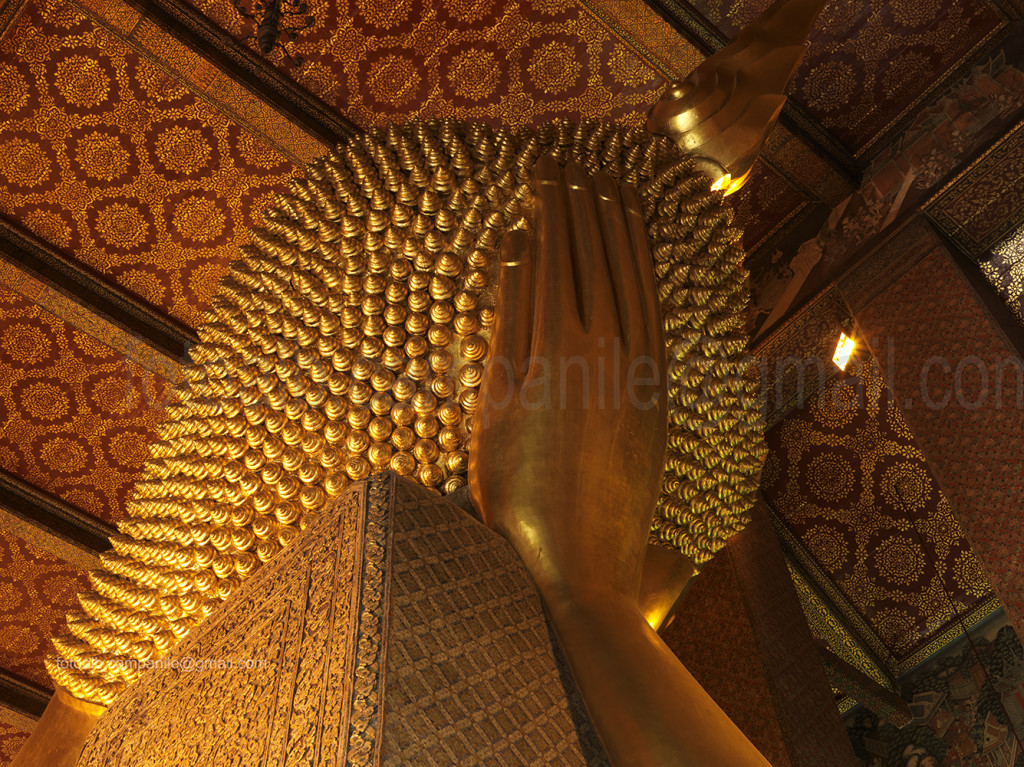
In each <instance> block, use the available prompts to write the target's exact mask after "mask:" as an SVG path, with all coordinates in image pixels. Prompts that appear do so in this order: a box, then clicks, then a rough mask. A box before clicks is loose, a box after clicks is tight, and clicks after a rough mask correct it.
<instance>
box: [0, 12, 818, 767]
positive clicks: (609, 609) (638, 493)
mask: <svg viewBox="0 0 1024 767" xmlns="http://www.w3.org/2000/svg"><path fill="white" fill-rule="evenodd" d="M822 4H823V3H822V0H777V2H775V3H774V4H773V5H772V6H771V7H770V8H769V9H768V10H767V11H766V12H765V13H764V15H763V16H762V17H761V18H759V19H758V20H757V21H756V22H755V23H753V24H752V25H751V26H750V27H748V28H746V29H745V30H743V31H742V32H741V33H740V34H739V35H738V37H737V38H736V39H735V40H734V41H733V42H732V43H731V44H730V45H728V46H727V47H725V48H724V49H722V50H721V51H720V52H718V53H717V54H715V55H714V56H712V57H710V58H709V59H708V60H707V61H705V62H704V63H703V64H702V65H701V66H700V67H698V68H697V69H696V70H695V71H694V72H693V73H692V74H691V75H690V76H689V77H688V78H686V79H685V80H684V81H682V82H679V83H675V84H672V85H670V86H669V88H668V89H667V90H666V92H665V94H664V95H663V96H662V98H661V100H660V101H659V102H658V103H657V104H655V105H654V107H653V109H652V110H651V112H650V114H649V116H648V121H647V130H643V129H640V128H631V127H626V126H623V125H619V124H615V123H603V122H581V123H573V122H570V121H566V120H561V121H554V122H551V123H548V124H546V125H543V126H540V127H537V128H530V129H524V130H521V131H518V132H512V131H509V130H506V129H503V128H494V127H490V126H487V125H483V124H473V123H463V122H458V121H452V120H431V121H413V122H409V123H405V124H398V125H391V126H388V127H386V128H375V129H372V130H369V131H367V132H366V133H365V134H363V135H361V136H359V137H357V138H354V139H352V140H350V141H349V142H348V143H347V144H345V145H343V146H339V147H337V148H336V149H335V150H334V151H333V152H331V153H330V154H329V155H328V156H326V157H323V158H321V159H319V160H317V161H314V162H313V163H311V164H310V165H309V166H308V168H307V169H306V174H305V178H303V179H295V180H293V181H292V183H291V186H290V189H289V192H288V193H287V194H282V195H280V196H279V197H278V199H277V203H276V205H275V206H274V207H272V208H271V209H270V210H268V211H266V212H265V214H264V220H265V227H264V228H263V229H260V230H256V231H253V232H252V234H251V244H249V245H246V246H243V247H242V248H241V257H240V259H239V260H238V261H236V262H234V263H233V264H232V265H231V268H230V272H229V274H228V275H227V276H226V277H225V278H224V280H223V281H222V283H221V286H220V289H219V291H218V293H217V295H216V296H215V297H214V299H213V301H212V305H211V308H210V310H209V312H208V313H207V315H206V319H205V322H204V323H203V324H202V325H201V326H200V327H199V329H198V333H199V336H200V339H201V343H200V344H198V345H197V346H195V347H194V348H193V349H192V350H191V358H192V365H191V366H190V367H189V368H188V369H187V371H186V378H187V381H186V383H185V384H184V385H182V386H181V387H180V390H179V391H178V393H177V401H176V403H175V404H173V405H171V406H170V407H168V408H167V412H166V419H165V421H164V423H163V425H162V426H161V427H160V430H159V433H160V440H159V441H158V442H156V443H154V444H153V445H152V446H151V448H150V459H149V461H148V462H147V464H146V467H145V472H144V476H143V478H142V479H141V480H140V481H139V482H138V484H137V485H136V487H135V490H134V494H133V497H132V499H131V500H130V502H129V504H128V508H127V513H128V515H127V517H126V519H125V520H124V521H122V522H121V523H120V524H119V525H118V528H119V532H118V534H117V535H115V536H114V537H113V538H112V540H111V544H112V550H111V551H109V552H107V553H106V554H104V555H103V556H102V557H101V560H102V565H103V567H102V569H101V570H98V571H96V572H93V573H91V574H90V578H91V581H92V585H93V588H92V590H91V591H88V592H86V593H84V594H81V595H80V597H79V601H80V603H81V610H80V611H78V612H75V613H73V614H71V615H69V616H68V629H69V633H67V634H65V635H62V636H58V637H56V638H55V639H54V645H55V647H56V654H55V655H54V656H52V657H51V658H49V659H48V662H47V667H48V670H49V671H50V674H51V676H52V677H53V679H54V682H55V683H56V686H57V689H58V693H57V696H56V697H55V698H54V702H53V703H51V708H53V709H54V711H55V712H56V713H54V714H52V716H51V712H50V709H48V711H47V713H46V714H45V715H44V718H43V720H42V722H41V723H40V726H39V728H37V730H36V732H35V733H34V734H33V736H32V738H31V739H30V740H29V742H28V743H27V744H26V746H25V748H24V749H23V751H22V753H21V755H19V757H18V760H16V762H15V764H43V763H46V764H74V763H75V760H76V759H77V757H78V753H79V752H80V751H81V747H82V742H84V737H85V735H84V734H82V735H81V737H79V738H78V740H77V743H76V742H75V739H76V737H77V736H75V737H67V738H64V742H62V743H61V744H58V745H59V746H60V748H63V749H64V750H63V751H60V749H59V748H58V747H57V746H56V745H54V740H55V738H56V737H57V736H56V735H54V733H58V732H65V733H66V732H70V731H71V730H75V728H74V727H70V725H67V726H65V729H64V730H61V729H60V726H58V725H54V724H53V722H54V721H57V720H58V719H59V716H58V715H60V714H61V711H63V712H64V713H63V716H64V717H65V719H64V720H61V721H65V722H68V721H71V720H73V719H74V718H75V717H78V720H75V721H82V722H86V720H88V721H87V723H86V724H84V725H82V727H80V728H79V730H81V732H83V733H87V732H88V729H89V726H91V722H92V721H93V720H94V719H95V718H96V715H98V714H99V713H100V712H101V711H102V710H103V708H104V707H107V706H110V705H111V704H112V703H113V702H114V701H115V700H116V699H117V698H118V696H119V695H120V694H121V693H122V692H123V691H124V690H125V688H126V687H128V686H129V685H131V684H132V683H133V682H135V681H136V680H137V679H138V677H139V675H140V674H141V673H144V672H142V671H140V668H141V667H143V666H144V663H145V662H147V661H151V660H153V659H156V658H160V657H162V656H164V655H166V654H167V653H169V652H170V651H172V649H173V648H174V647H175V645H176V644H177V643H179V642H180V641H181V640H183V639H184V638H185V637H187V636H188V635H189V634H190V632H192V631H194V630H195V629H196V628H197V627H198V626H200V625H201V624H202V623H203V622H204V621H205V620H206V619H207V618H209V617H210V616H211V615H215V614H216V613H217V611H218V610H219V609H221V606H222V603H224V602H225V600H228V599H229V597H231V596H232V594H234V593H236V592H238V591H239V589H240V588H241V587H242V585H243V583H244V582H245V581H246V579H247V578H249V576H250V575H252V574H253V573H255V572H256V571H258V570H259V569H260V568H261V566H262V565H263V564H264V563H267V562H270V561H271V560H273V558H274V557H275V556H277V555H278V553H279V552H281V551H282V550H283V549H285V548H287V547H288V546H289V544H290V543H292V542H293V541H294V540H295V539H296V538H297V537H298V536H300V534H301V531H302V530H304V529H305V528H306V527H307V526H308V525H309V524H310V521H311V520H312V519H315V517H316V515H317V514H318V512H319V511H320V510H321V509H324V508H325V507H326V506H327V505H329V503H330V502H331V500H332V499H333V498H335V497H337V496H339V495H340V494H341V493H343V492H344V491H345V489H346V487H348V486H349V485H350V484H351V483H354V482H358V481H361V480H364V479H366V478H368V477H370V476H371V475H373V474H374V473H376V472H380V471H385V470H390V471H393V472H394V473H396V474H397V475H399V476H401V477H408V478H410V479H412V480H414V481H416V482H418V483H420V484H422V485H424V486H426V487H428V488H434V489H436V490H437V491H438V492H440V493H442V494H452V493H456V492H457V491H459V489H460V488H463V487H465V486H467V485H468V487H469V496H470V497H471V499H472V502H473V505H474V506H475V507H476V509H477V510H478V512H479V514H480V516H481V518H482V519H483V521H484V522H485V523H486V524H487V525H488V526H490V527H492V528H493V529H494V530H496V531H498V532H499V533H500V534H501V535H503V536H504V537H505V538H506V539H507V541H508V542H509V543H510V544H511V546H512V548H513V549H514V550H515V552H516V553H517V554H518V556H519V558H520V560H521V561H522V565H523V567H525V570H526V572H527V573H529V575H530V577H531V578H532V580H533V582H534V584H535V586H536V588H537V591H538V592H539V594H540V597H541V600H542V602H543V604H544V608H545V610H546V613H547V615H548V617H549V619H550V621H551V625H552V627H553V630H554V634H555V636H556V637H557V639H558V642H559V643H560V645H561V647H562V649H563V650H564V653H565V657H566V659H567V661H568V665H569V667H570V669H571V671H572V676H573V677H574V679H575V682H576V684H577V685H578V688H579V692H580V694H581V696H582V699H583V702H584V704H585V706H586V709H587V712H588V713H589V716H590V717H591V719H592V720H593V724H594V728H595V730H596V732H597V733H598V735H599V737H600V739H601V741H602V742H603V744H604V748H605V749H606V751H607V753H608V757H609V759H610V761H611V763H612V764H615V765H626V764H629V765H669V764H685V765H709V764H716V765H717V764H729V765H755V764H766V762H765V761H764V760H763V758H762V757H761V756H760V755H759V754H758V753H757V751H756V750H755V749H754V748H753V746H751V745H750V744H749V742H748V741H747V740H746V738H745V737H744V736H743V735H742V734H741V733H740V732H739V731H738V730H737V729H736V728H735V726H733V725H732V724H731V722H729V721H728V719H727V718H726V717H725V715H724V714H723V713H722V712H721V710H720V709H718V707H717V706H716V705H715V704H714V703H713V702H712V701H711V700H710V698H709V697H708V696H707V695H706V693H704V691H703V690H702V689H701V688H700V687H699V685H697V683H696V682H695V681H694V680H693V678H692V677H691V676H690V675H689V674H688V672H686V670H685V669H684V668H683V667H682V665H681V664H680V663H679V662H678V660H677V659H676V658H675V656H674V655H672V653H671V652H670V651H669V650H668V649H667V648H666V647H665V645H664V644H663V643H661V641H660V639H659V638H658V636H657V633H656V628H657V626H658V624H659V623H660V622H661V621H662V620H664V619H665V617H666V615H667V613H668V611H669V610H670V609H671V606H672V604H673V602H674V595H675V594H677V593H678V591H679V587H680V586H681V585H682V583H685V581H686V580H687V579H688V578H689V576H690V574H691V573H692V572H693V570H694V568H695V567H699V566H700V565H701V564H703V563H704V562H706V561H708V560H709V559H710V558H711V557H712V556H713V555H714V554H715V553H716V552H717V551H719V550H720V549H721V548H722V547H723V546H724V545H725V543H726V542H727V541H728V539H729V537H730V536H731V535H732V534H734V533H735V532H737V531H739V530H741V529H742V528H743V526H744V524H745V521H746V519H747V514H748V512H749V509H750V507H751V505H752V502H753V497H754V494H755V493H756V490H757V486H758V478H759V474H760V468H761V464H762V462H763V458H764V454H765V447H764V443H763V436H762V432H761V425H760V412H759V400H758V387H759V382H758V380H757V378H756V375H755V374H754V372H753V371H752V370H748V362H749V361H748V360H747V359H746V358H745V348H746V344H747V340H748V339H747V336H746V335H745V329H744V323H745V316H746V315H745V309H746V304H747V301H748V292H747V291H748V288H747V284H746V280H747V275H746V272H745V270H744V269H743V264H742V262H743V258H744V254H743V252H742V250H741V248H740V246H739V237H740V232H739V231H738V230H737V229H735V228H734V227H733V226H732V225H731V220H732V214H731V212H730V209H729V207H728V205H727V204H726V202H725V200H724V196H725V195H726V194H727V193H731V192H733V191H735V190H736V189H738V188H739V187H740V186H741V185H742V183H743V182H744V181H745V180H746V178H747V177H748V176H749V174H750V172H751V169H752V167H753V165H754V162H755V160H756V158H757V156H758V154H759V152H760V150H761V148H762V147H763V145H764V142H765V139H766V137H767V135H768V132H769V130H770V129H771V127H772V126H773V125H774V122H775V120H776V119H777V117H778V115H779V113H780V110H781V109H782V106H783V103H784V101H785V97H784V96H783V95H782V92H783V90H784V89H785V85H786V83H787V82H788V80H789V78H790V77H791V75H792V73H793V71H794V69H795V67H796V65H797V64H798V62H799V60H800V58H801V56H802V54H803V51H804V48H805V45H804V42H803V41H804V39H805V38H806V35H807V33H808V31H809V29H810V25H811V24H812V22H813V20H814V18H815V17H816V15H817V13H818V11H819V10H820V7H821V5H822ZM641 373H643V375H641ZM461 492H462V493H465V491H461ZM645 562H646V564H645ZM659 569H660V570H663V571H664V572H661V573H659V572H658V571H659ZM668 571H673V572H676V573H677V576H676V577H675V585H674V586H673V587H672V589H671V590H672V594H670V595H668V596H667V597H666V596H664V595H661V598H660V600H659V599H658V598H654V597H652V595H651V594H650V593H642V592H644V591H650V588H649V587H648V586H647V585H644V586H643V587H642V584H649V583H664V582H666V578H665V577H663V576H664V575H665V572H668ZM668 580H671V579H668ZM655 596H657V595H655ZM60 707H63V709H61V708H60ZM48 723H50V724H49V725H48ZM48 727H50V729H49V730H48V729H47V728H48ZM69 727H70V729H68V728H69ZM79 730H75V732H78V731H79ZM48 732H49V734H48ZM46 748H49V749H50V750H49V751H47V752H46V753H47V754H49V755H48V756H46V757H45V759H44V760H41V759H42V758H41V757H40V756H39V754H42V753H43V752H44V750H45V749H46ZM69 754H70V756H69ZM33 755H35V756H33ZM33 759H35V761H33ZM62 759H63V760H64V761H61V760H62Z"/></svg>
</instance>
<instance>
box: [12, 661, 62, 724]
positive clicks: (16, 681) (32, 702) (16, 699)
mask: <svg viewBox="0 0 1024 767" xmlns="http://www.w3.org/2000/svg"><path fill="white" fill-rule="evenodd" d="M52 696H53V693H51V692H50V691H49V690H47V689H46V688H45V687H40V686H39V685H37V684H34V683H33V682H29V681H28V680H26V679H22V678H21V677H18V676H15V675H14V674H11V673H10V672H8V671H4V670H3V669H0V706H3V707H4V708H7V709H10V710H11V711H13V712H14V713H15V714H20V715H21V716H24V717H28V718H29V719H34V720H36V721H39V717H41V716H42V715H43V710H44V709H45V708H46V704H47V703H49V702H50V698H51V697H52Z"/></svg>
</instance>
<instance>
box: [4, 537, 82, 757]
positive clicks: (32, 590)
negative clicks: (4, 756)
mask: <svg viewBox="0 0 1024 767" xmlns="http://www.w3.org/2000/svg"><path fill="white" fill-rule="evenodd" d="M88 588H89V581H88V578H86V576H85V573H83V572H82V571H81V570H77V569H75V568H74V567H72V566H71V565H69V564H67V563H66V562H64V561H63V560H61V559H57V558H56V557H52V556H50V555H49V554H46V553H45V552H43V551H40V550H39V549H36V548H33V547H32V546H30V545H28V544H27V543H25V542H24V541H22V540H21V539H19V538H16V537H14V536H13V535H9V534H7V533H3V532H0V622H2V623H3V631H0V668H3V669H5V670H7V671H10V672H12V673H14V674H17V675H18V676H21V677H24V678H25V679H28V680H30V681H32V682H35V683H36V684H38V685H41V686H43V687H47V688H49V689H51V690H52V689H53V682H52V681H51V680H50V676H49V675H48V674H47V673H46V669H45V668H44V667H43V658H45V657H46V656H47V655H49V654H51V653H52V652H53V648H52V646H51V645H50V637H51V636H55V635H56V634H60V633H61V632H62V631H63V630H64V629H63V628H62V627H63V626H64V619H65V615H66V614H67V612H68V611H69V610H70V609H71V608H72V607H73V606H75V605H76V604H77V603H76V597H77V595H78V592H80V591H86V590H87V589H88ZM3 734H4V732H3V731H0V736H3ZM0 748H3V746H2V745H0ZM0 753H2V752H0Z"/></svg>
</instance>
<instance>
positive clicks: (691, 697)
mask: <svg viewBox="0 0 1024 767" xmlns="http://www.w3.org/2000/svg"><path fill="white" fill-rule="evenodd" d="M535 186H536V211H535V217H536V228H537V237H536V243H535V247H534V243H531V241H530V238H529V237H528V236H527V235H526V234H525V233H524V232H512V233H510V234H508V235H506V240H505V243H504V246H503V253H502V262H503V263H502V274H501V282H500V286H499V296H498V306H497V311H496V314H497V317H498V323H497V326H496V327H495V329H494V334H493V337H492V341H491V357H490V359H489V361H488V364H487V368H486V372H485V376H484V382H483V387H482V397H481V399H482V404H481V409H480V411H479V413H478V414H477V416H476V423H475V427H474V430H473V442H472V448H471V451H470V466H469V486H470V493H471V495H472V498H473V502H474V503H475V505H476V507H477V508H478V509H479V510H480V511H481V513H482V515H483V517H484V520H485V521H486V522H487V524H489V525H490V526H491V527H493V528H494V529H495V530H497V531H498V532H500V533H502V534H503V535H504V536H505V537H506V538H507V539H508V540H509V542H510V543H511V544H512V546H513V547H514V548H515V549H516V551H517V552H518V554H519V556H520V557H521V559H522V560H523V562H524V564H525V566H526V568H527V570H528V571H529V572H530V574H531V575H532V576H533V579H534V582H535V583H536V585H537V588H538V590H539V591H540V594H541V597H542V599H543V601H544V605H545V608H546V609H547V611H548V614H549V616H550V618H551V622H552V624H553V626H554V628H555V632H556V634H557V635H558V639H559V642H560V643H561V645H562V648H563V649H564V651H565V654H566V657H567V659H568V661H569V666H570V668H571V669H572V672H573V676H574V678H575V679H576V682H577V684H578V685H579V689H580V693H581V695H582V696H583V700H584V702H585V703H586V706H587V710H588V712H589V713H590V716H591V718H592V719H593V722H594V726H595V728H596V729H597V732H598V734H599V735H600V736H601V739H602V741H603V743H604V746H605V748H606V750H607V752H608V755H609V757H610V758H611V761H612V763H613V764H615V765H620V766H621V767H625V765H629V766H630V767H655V766H658V767H662V766H667V765H687V766H689V767H698V766H699V767H706V766H709V765H716V767H717V765H729V766H730V767H754V765H757V766H758V767H764V765H766V764H767V762H765V760H764V758H763V757H761V755H760V754H759V753H758V752H757V750H756V749H755V748H754V747H753V746H752V745H750V742H749V741H748V740H747V739H746V738H745V737H744V736H743V734H742V733H740V731H739V730H738V729H737V728H736V726H735V725H733V723H732V722H731V721H729V719H728V717H726V716H725V714H724V713H723V712H722V711H721V709H720V708H718V706H717V705H716V704H715V703H714V701H712V700H711V699H710V698H709V697H708V695H707V693H705V692H704V690H703V689H702V688H701V687H700V685H698V684H697V682H696V681H695V680H694V679H693V677H692V676H691V675H690V674H689V673H688V672H687V671H686V669H685V668H683V666H682V665H681V664H680V663H679V661H678V659H677V658H676V657H675V656H674V655H673V654H672V652H671V651H670V650H669V649H668V648H667V647H666V646H665V644H664V643H663V642H662V641H661V639H660V638H659V637H658V635H657V634H656V633H655V631H654V630H653V629H652V628H651V627H650V626H649V625H648V623H647V621H646V620H645V618H644V616H643V614H642V612H641V610H640V608H639V605H638V603H637V593H638V589H639V584H640V574H641V570H642V567H643V559H644V553H645V548H646V543H647V538H648V531H649V529H650V524H651V517H652V514H653V510H654V504H655V501H656V499H657V495H658V489H659V484H660V480H661V475H662V471H663V468H664V460H665V441H666V430H667V409H666V408H667V404H666V395H665V382H664V372H665V365H664V342H663V340H662V331H661V320H660V316H659V311H658V302H657V294H656V292H655V286H654V272H653V265H652V263H651V258H650V253H649V250H648V245H647V238H646V232H645V228H644V222H643V217H642V215H641V212H640V206H639V202H638V198H637V194H636V191H635V190H634V189H632V187H628V186H627V187H624V188H623V189H621V191H620V189H619V187H618V186H617V184H616V183H615V182H614V181H613V180H612V179H611V177H609V176H607V175H605V174H598V175H597V177H596V178H594V179H593V180H591V179H589V178H588V177H587V175H586V173H585V172H584V171H583V170H582V168H580V167H579V166H577V165H575V164H573V163H570V164H569V165H568V166H567V167H566V169H565V172H564V174H563V172H562V170H561V169H560V168H559V166H558V163H557V162H556V161H555V159H554V158H553V157H551V156H545V157H542V158H541V159H540V160H539V161H538V162H537V167H536V179H535ZM534 254H535V255H534Z"/></svg>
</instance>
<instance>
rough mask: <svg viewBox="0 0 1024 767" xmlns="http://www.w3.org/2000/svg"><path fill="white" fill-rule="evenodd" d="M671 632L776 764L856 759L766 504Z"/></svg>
mask: <svg viewBox="0 0 1024 767" xmlns="http://www.w3.org/2000/svg"><path fill="white" fill-rule="evenodd" d="M752 513H753V519H752V521H751V523H750V525H749V526H748V527H747V528H746V529H745V530H744V531H743V532H741V533H739V534H737V535H736V536H734V537H733V538H732V540H731V541H730V542H729V545H728V546H727V547H726V548H725V549H724V550H723V551H722V552H721V553H720V554H719V555H718V556H717V557H716V558H715V559H714V560H712V561H711V562H710V563H709V564H708V565H707V566H706V567H705V568H704V571H703V572H702V573H701V574H700V575H699V576H697V578H696V579H695V580H694V582H693V584H692V585H691V586H690V588H689V590H688V591H687V593H686V595H685V596H684V597H683V600H682V603H681V604H680V606H679V608H678V609H677V611H676V619H675V620H674V621H673V622H672V623H671V624H670V625H669V627H668V628H666V629H665V630H664V631H663V632H662V636H663V638H664V639H665V641H666V643H667V644H668V645H669V647H671V648H672V650H673V651H674V652H675V653H676V655H677V656H678V657H679V658H680V660H682V662H683V665H685V666H686V668H687V669H689V671H690V672H691V673H692V674H693V675H694V676H695V677H696V679H697V681H698V682H700V684H701V685H702V686H703V687H704V689H706V690H707V691H708V692H709V693H710V694H711V696H712V697H713V698H714V699H715V701H716V702H717V703H718V704H719V705H720V706H721V707H722V708H723V709H724V710H725V712H726V714H728V715H729V717H730V718H731V719H732V720H733V721H734V722H735V723H736V724H737V725H738V726H739V727H740V729H741V730H743V732H744V734H746V736H747V737H748V738H750V740H751V742H753V744H754V745H755V746H757V748H758V749H760V751H761V753H762V754H764V756H765V758H766V759H768V761H770V762H771V763H772V765H773V767H787V766H789V767H820V765H826V764H827V765H853V764H855V763H856V758H855V757H854V754H853V749H852V746H851V745H850V741H849V739H848V738H847V735H846V730H845V728H844V727H843V723H842V719H841V718H840V716H839V710H838V709H837V708H836V704H835V699H834V696H833V694H832V690H831V688H830V686H829V684H828V681H827V679H826V677H825V670H824V666H823V663H822V660H821V654H820V652H819V651H818V648H817V646H816V645H815V643H814V639H813V638H812V636H811V632H810V629H809V628H808V626H807V619H806V618H805V617H804V613H803V610H802V608H801V607H800V602H799V598H798V597H797V594H796V590H795V588H794V587H793V581H792V579H791V578H790V575H789V570H788V568H787V567H786V562H785V558H784V556H783V553H782V549H781V548H780V546H779V541H778V538H777V537H776V535H775V531H774V530H773V528H772V525H771V521H770V520H769V518H768V510H767V508H766V507H765V505H764V502H763V501H760V502H759V503H758V504H757V505H756V506H755V507H754V509H753V512H752Z"/></svg>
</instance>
